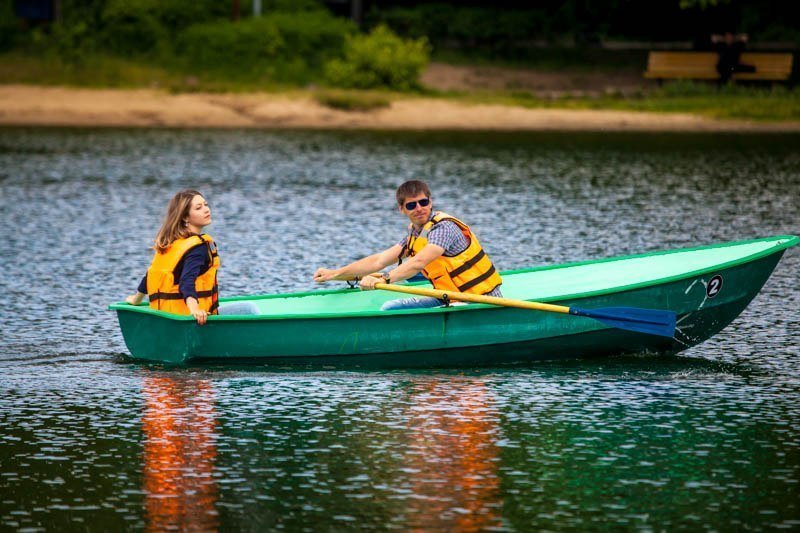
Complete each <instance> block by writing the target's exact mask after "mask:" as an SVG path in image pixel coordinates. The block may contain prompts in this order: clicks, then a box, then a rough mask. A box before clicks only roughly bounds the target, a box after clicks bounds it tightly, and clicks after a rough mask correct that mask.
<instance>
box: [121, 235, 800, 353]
mask: <svg viewBox="0 0 800 533" xmlns="http://www.w3.org/2000/svg"><path fill="white" fill-rule="evenodd" d="M798 242H800V239H798V237H795V236H791V235H784V236H778V237H769V238H763V239H756V240H750V241H738V242H731V243H725V244H717V245H712V246H703V247H699V248H688V249H681V250H670V251H663V252H654V253H647V254H642V255H633V256H626V257H616V258H610V259H601V260H597V261H586V262H581V263H570V264H564V265H556V266H544V267H537V268H530V269H524V270H513V271H507V272H504V273H503V295H504V296H505V297H506V298H511V299H517V300H530V301H537V302H548V303H554V304H558V305H564V306H569V307H573V306H579V307H580V308H583V309H596V308H605V307H610V306H625V307H638V308H649V309H662V310H667V311H673V312H675V313H676V315H677V327H676V330H675V335H674V337H671V338H670V337H664V336H658V335H650V334H646V333H640V332H635V331H628V330H624V329H619V328H614V327H610V326H609V325H607V324H603V323H601V322H599V321H597V320H593V319H592V318H586V317H580V316H572V315H564V314H558V313H550V312H543V311H532V310H526V309H516V308H508V307H496V306H491V305H486V304H470V305H459V306H452V307H442V308H435V309H414V310H399V311H380V309H379V308H380V306H381V304H382V303H384V302H385V301H387V300H390V299H393V298H397V297H402V296H403V295H399V294H396V293H392V292H386V291H367V292H362V291H358V290H352V289H341V290H330V291H315V292H302V293H292V294H270V295H260V296H242V297H235V298H227V299H225V298H223V299H222V300H221V303H223V304H224V303H225V302H234V301H250V302H253V303H254V304H255V305H256V306H257V307H258V309H259V314H257V315H241V316H212V317H210V318H209V320H208V323H207V324H206V325H205V326H199V325H197V323H196V322H195V321H194V319H193V318H192V317H188V316H180V315H173V314H169V313H164V312H161V311H155V310H151V309H150V308H149V307H147V305H146V304H142V305H139V306H133V305H129V304H126V303H115V304H112V305H111V306H109V308H110V309H112V310H114V311H116V312H117V317H118V319H119V324H120V328H121V329H122V335H123V337H124V339H125V344H126V345H127V347H128V350H130V353H131V355H132V356H133V358H134V359H139V360H148V361H160V362H165V363H187V362H198V361H209V360H216V361H220V360H223V361H234V360H237V361H238V360H241V359H250V360H253V359H255V360H257V361H258V362H269V363H276V364H287V363H302V364H306V363H317V364H324V365H354V366H377V367H413V366H450V365H454V366H456V365H457V366H463V365H492V364H501V363H512V362H523V361H530V360H536V359H551V358H556V357H565V356H566V357H586V356H597V355H610V354H620V353H631V352H649V353H664V354H672V353H676V352H679V351H681V350H684V349H686V348H688V347H690V346H694V345H696V344H698V343H700V342H702V341H704V340H705V339H707V338H709V337H711V336H712V335H714V334H716V333H717V332H719V331H720V330H722V329H723V328H724V327H725V326H727V325H728V324H729V323H730V322H731V321H732V320H733V319H735V318H736V317H737V316H738V315H739V313H741V312H742V310H743V309H744V308H745V307H746V306H747V304H748V303H749V302H750V301H751V300H752V299H753V298H754V297H755V295H756V294H758V291H759V290H761V287H762V286H763V285H764V283H765V282H766V281H767V279H768V278H769V276H770V274H771V273H772V271H773V269H774V268H775V266H776V265H777V264H778V261H779V260H780V258H781V257H782V255H783V253H784V251H785V250H786V249H787V248H789V247H791V246H794V245H796V244H798ZM422 286H429V285H427V284H426V283H423V284H422Z"/></svg>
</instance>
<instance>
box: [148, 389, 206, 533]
mask: <svg viewBox="0 0 800 533" xmlns="http://www.w3.org/2000/svg"><path fill="white" fill-rule="evenodd" d="M143 393H144V398H145V411H144V416H143V418H142V428H143V432H144V472H143V474H144V475H143V484H144V487H143V488H144V492H145V498H146V502H145V511H146V521H147V529H148V530H149V531H164V530H167V529H180V530H213V529H217V528H218V527H219V515H218V513H217V510H216V502H217V497H218V487H217V484H216V481H215V479H214V462H215V460H216V456H217V447H216V439H217V422H216V417H215V411H214V390H213V388H212V386H211V384H210V382H209V381H207V380H197V379H174V378H171V377H163V376H157V377H156V376H148V377H145V379H144V386H143Z"/></svg>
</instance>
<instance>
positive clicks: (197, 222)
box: [186, 194, 211, 228]
mask: <svg viewBox="0 0 800 533" xmlns="http://www.w3.org/2000/svg"><path fill="white" fill-rule="evenodd" d="M186 224H187V225H188V226H194V227H196V228H204V227H206V226H208V225H209V224H211V209H210V208H209V207H208V202H206V199H205V198H203V197H202V196H200V195H199V194H197V195H195V197H194V198H192V203H191V204H189V215H188V218H187V219H186Z"/></svg>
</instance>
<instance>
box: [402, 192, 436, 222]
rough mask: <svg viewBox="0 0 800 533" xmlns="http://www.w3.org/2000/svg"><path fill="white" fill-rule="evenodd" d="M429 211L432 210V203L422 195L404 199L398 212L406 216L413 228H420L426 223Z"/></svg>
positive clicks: (429, 214)
mask: <svg viewBox="0 0 800 533" xmlns="http://www.w3.org/2000/svg"><path fill="white" fill-rule="evenodd" d="M422 204H427V205H422ZM409 208H410V209H409ZM431 209H433V202H431V201H430V198H428V196H427V195H426V194H424V193H422V194H418V195H417V196H411V197H409V198H406V199H404V200H403V203H402V204H400V212H401V213H403V214H404V215H405V216H407V217H408V219H409V220H410V221H411V223H412V224H414V225H415V226H422V225H423V224H425V223H426V222H427V221H428V219H429V218H430V216H431Z"/></svg>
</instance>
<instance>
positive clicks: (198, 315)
mask: <svg viewBox="0 0 800 533" xmlns="http://www.w3.org/2000/svg"><path fill="white" fill-rule="evenodd" d="M186 307H188V308H189V313H191V314H192V316H193V317H194V319H195V320H197V323H198V324H199V325H201V326H203V325H205V323H206V320H208V311H204V310H202V309H200V304H198V303H197V300H196V299H195V298H194V297H192V296H189V297H188V298H186Z"/></svg>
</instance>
